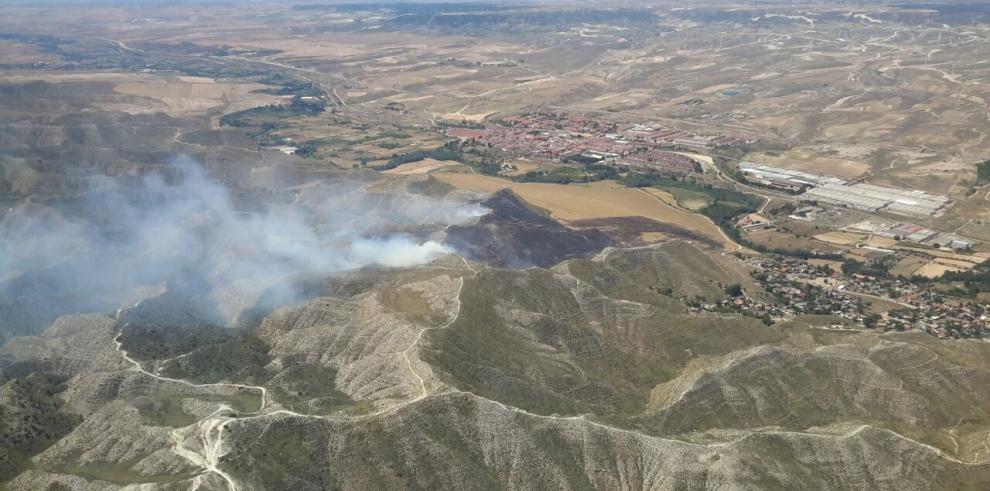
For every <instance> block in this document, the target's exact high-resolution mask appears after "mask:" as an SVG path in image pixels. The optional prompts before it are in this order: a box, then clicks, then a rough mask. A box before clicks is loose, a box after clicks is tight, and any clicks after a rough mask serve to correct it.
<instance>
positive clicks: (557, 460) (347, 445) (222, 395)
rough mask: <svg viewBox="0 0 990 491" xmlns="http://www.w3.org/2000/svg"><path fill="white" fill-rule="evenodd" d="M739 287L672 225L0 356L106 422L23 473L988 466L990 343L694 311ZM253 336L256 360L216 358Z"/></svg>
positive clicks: (99, 325)
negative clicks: (224, 322)
mask: <svg viewBox="0 0 990 491" xmlns="http://www.w3.org/2000/svg"><path fill="white" fill-rule="evenodd" d="M729 283H739V284H742V285H744V289H746V291H747V293H748V294H751V295H765V294H764V293H763V292H761V291H759V290H758V289H757V288H756V287H755V286H754V285H752V284H750V283H748V282H747V280H746V276H745V271H744V270H743V269H741V267H739V266H738V265H736V264H734V263H732V262H731V261H730V260H729V259H726V258H724V257H722V256H717V255H714V256H713V255H708V254H706V253H703V252H701V251H700V250H699V249H697V248H695V247H694V246H692V245H690V244H687V243H682V242H671V243H668V244H663V245H660V246H655V247H646V248H638V249H631V250H630V249H626V250H622V249H611V248H610V249H605V250H604V251H602V252H601V253H600V254H598V255H596V256H594V257H591V258H588V259H573V260H570V261H566V262H564V263H561V264H559V265H556V266H554V267H553V268H551V269H541V268H529V269H524V270H507V269H500V268H492V267H489V266H484V265H481V264H476V263H471V262H469V261H465V260H462V259H460V258H459V257H457V256H447V257H445V258H443V259H442V260H439V261H436V262H434V263H431V264H429V265H427V266H423V267H418V268H409V269H394V270H380V269H368V270H363V271H358V272H352V273H349V274H348V275H345V276H341V277H340V278H337V279H335V280H333V281H332V282H331V283H330V284H329V285H327V287H326V288H325V289H323V293H322V294H321V295H320V296H318V297H317V298H314V299H311V300H308V301H305V302H302V303H299V304H296V305H292V306H287V307H283V308H280V309H278V310H276V311H274V312H272V313H271V314H269V315H267V316H265V318H264V319H263V320H262V321H261V323H260V326H259V327H257V328H256V329H253V330H250V331H246V332H245V331H229V332H223V331H217V330H216V329H222V328H210V329H205V330H203V331H197V330H195V329H190V328H184V329H178V330H176V331H173V332H169V333H168V335H163V334H162V333H158V334H154V335H152V334H149V332H150V331H149V332H144V335H140V336H138V335H135V334H136V333H138V332H143V331H137V330H135V329H138V328H139V326H138V325H137V324H133V323H130V324H129V323H128V322H127V321H126V319H128V318H130V319H132V320H137V319H145V317H141V316H138V317H133V316H132V317H129V314H128V312H126V311H125V312H121V313H120V314H119V315H118V316H116V317H113V316H102V315H86V316H68V317H62V318H60V319H59V320H58V321H57V322H56V323H54V324H53V325H52V326H51V327H49V328H48V329H47V330H46V331H45V332H44V333H42V334H41V335H40V336H36V337H28V338H18V339H15V340H13V341H11V342H9V343H7V345H6V346H5V347H4V348H3V350H2V352H3V359H4V362H3V365H2V367H3V371H4V374H5V375H6V376H8V378H10V379H11V380H13V379H17V378H18V377H23V376H24V374H25V373H31V372H49V373H52V374H54V375H57V376H59V377H61V378H62V379H64V380H65V382H64V384H65V389H64V390H63V391H61V392H60V393H59V394H58V396H57V397H58V400H60V401H62V404H63V406H62V409H61V410H60V411H62V412H63V413H65V414H77V415H79V416H80V417H81V418H82V422H81V423H80V424H78V426H75V427H74V428H73V429H72V430H71V431H70V432H68V433H67V434H66V435H65V436H64V437H62V438H61V439H59V440H58V441H57V442H56V443H54V444H53V445H51V446H50V447H48V448H47V449H44V450H43V451H41V453H39V454H37V455H36V456H34V457H33V459H32V468H31V469H28V470H25V471H24V472H22V473H20V474H19V475H18V476H17V477H16V478H14V479H13V480H12V481H10V482H9V483H8V487H10V488H11V489H39V488H45V487H48V486H55V487H58V486H59V485H62V486H64V487H66V488H68V489H115V488H124V487H127V486H134V485H137V484H141V485H143V489H190V488H191V489H240V490H246V489H258V490H261V489H282V488H292V489H314V490H315V489H368V488H380V489H381V488H388V489H398V488H456V489H491V488H515V489H545V488H564V489H588V488H599V489H684V488H686V489H727V488H728V489H793V488H796V487H810V488H813V489H863V488H871V489H898V490H913V489H919V490H920V489H985V488H986V487H987V486H988V485H990V448H988V443H987V442H988V437H990V420H988V417H987V415H986V413H985V406H986V404H985V401H987V400H988V399H990V394H988V393H987V387H990V384H987V382H988V381H990V363H988V362H987V361H986V360H988V359H990V345H988V344H986V343H983V342H979V341H952V342H948V341H941V340H937V339H934V338H931V337H927V336H924V335H920V334H903V333H902V334H896V335H887V334H882V333H875V332H869V331H838V330H828V329H823V328H816V327H798V326H794V325H775V326H771V327H767V326H764V325H763V324H762V323H761V322H759V321H758V320H756V319H750V318H744V317H739V316H731V315H696V314H688V313H686V309H685V307H684V304H683V301H684V299H687V298H693V297H695V296H698V295H701V296H705V297H706V298H710V299H716V298H720V297H721V296H722V295H724V293H723V288H724V285H726V284H729ZM134 312H143V314H142V315H147V313H148V312H149V311H148V310H141V309H136V310H134ZM141 329H144V330H145V331H147V330H149V329H152V328H149V327H142V328H141ZM155 329H157V328H155ZM244 336H249V337H250V339H253V341H250V342H251V343H257V344H256V346H259V347H260V349H262V350H263V353H261V354H260V355H259V357H258V358H256V359H252V360H254V361H251V362H250V363H254V364H255V365H252V366H254V367H255V368H254V369H252V370H250V371H244V370H220V369H215V368H216V367H222V366H223V365H224V361H223V360H225V359H231V358H230V357H231V356H234V355H235V354H236V353H240V351H237V350H238V349H241V348H235V347H234V346H235V345H236V346H243V344H231V343H232V341H231V340H237V339H246V338H244ZM238 342H239V343H243V341H238ZM142 343H147V344H142ZM237 356H240V355H237ZM236 359H238V360H243V359H244V358H236ZM210 360H216V363H214V364H212V365H211V364H210ZM238 363H240V364H242V365H247V364H249V363H248V362H247V361H244V362H238ZM197 367H208V368H211V367H212V368H211V370H210V371H209V373H211V375H210V377H209V378H205V377H204V375H203V373H205V372H204V371H203V370H200V369H198V368H197ZM183 370H185V371H183Z"/></svg>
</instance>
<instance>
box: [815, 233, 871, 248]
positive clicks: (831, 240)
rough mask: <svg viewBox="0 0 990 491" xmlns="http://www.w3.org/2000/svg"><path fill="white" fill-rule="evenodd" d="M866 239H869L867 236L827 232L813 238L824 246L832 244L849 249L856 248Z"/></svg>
mask: <svg viewBox="0 0 990 491" xmlns="http://www.w3.org/2000/svg"><path fill="white" fill-rule="evenodd" d="M868 238H869V236H868V235H864V234H854V233H850V232H827V233H824V234H818V235H816V236H815V240H819V241H822V242H825V243H826V244H834V245H840V246H849V247H854V246H856V244H860V243H863V242H865V241H866V239H868Z"/></svg>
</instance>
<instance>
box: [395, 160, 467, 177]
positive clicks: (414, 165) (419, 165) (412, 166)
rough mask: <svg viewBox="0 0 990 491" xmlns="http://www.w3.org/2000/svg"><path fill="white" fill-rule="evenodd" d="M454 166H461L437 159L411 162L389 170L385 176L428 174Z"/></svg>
mask: <svg viewBox="0 0 990 491" xmlns="http://www.w3.org/2000/svg"><path fill="white" fill-rule="evenodd" d="M452 165H461V164H459V163H457V162H454V161H450V160H436V159H423V160H420V161H419V162H410V163H408V164H402V165H400V166H398V167H396V168H394V169H389V170H387V171H385V172H384V173H385V174H394V175H399V176H405V175H409V174H426V173H428V172H431V171H435V170H437V169H442V168H444V167H449V166H452Z"/></svg>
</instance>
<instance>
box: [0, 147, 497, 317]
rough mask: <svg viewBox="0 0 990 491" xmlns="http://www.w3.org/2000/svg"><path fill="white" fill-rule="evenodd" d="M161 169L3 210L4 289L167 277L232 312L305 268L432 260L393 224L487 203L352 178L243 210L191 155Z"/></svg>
mask: <svg viewBox="0 0 990 491" xmlns="http://www.w3.org/2000/svg"><path fill="white" fill-rule="evenodd" d="M169 171H171V172H168V173H167V174H168V175H169V177H167V178H166V177H162V176H150V177H146V178H143V179H137V180H135V182H133V183H131V184H130V185H126V186H117V187H115V188H111V189H109V190H95V191H94V192H92V193H90V194H89V196H87V197H86V198H84V199H81V200H78V201H76V202H72V203H69V204H63V205H62V206H59V209H60V210H61V213H57V212H54V211H53V209H52V208H51V207H42V206H37V205H34V206H24V207H20V208H18V209H17V210H14V211H12V212H10V213H8V214H6V216H5V217H4V218H3V220H2V221H0V295H6V297H8V299H11V298H18V297H20V298H41V297H45V296H46V295H47V296H48V297H59V296H61V297H67V298H73V299H79V298H81V297H85V296H86V295H90V296H92V297H98V298H99V300H100V302H96V303H97V304H98V305H113V304H119V303H120V302H122V301H123V299H124V298H126V297H127V295H126V293H127V292H132V291H133V290H134V289H136V288H139V287H147V286H149V285H168V288H169V290H173V289H178V288H185V289H188V290H189V291H188V292H186V295H187V296H195V295H206V296H208V297H210V299H211V300H212V301H213V302H214V303H215V308H216V311H217V313H218V316H217V317H218V319H219V321H221V322H226V323H230V322H233V321H234V319H235V318H236V317H237V315H238V314H239V313H240V312H243V311H244V310H245V309H247V308H250V307H253V306H256V304H257V302H258V301H259V297H260V296H261V295H262V293H264V294H265V295H267V296H268V297H269V298H268V299H267V300H266V301H269V302H278V303H285V302H289V301H292V300H293V294H294V292H293V290H292V288H291V287H290V285H291V284H292V282H293V281H295V280H297V279H299V278H301V277H306V278H319V277H326V276H328V275H332V274H333V273H336V272H340V271H345V270H351V269H355V268H360V267H363V266H367V265H371V264H379V265H383V266H388V267H403V266H413V265H418V264H423V263H426V262H429V261H431V260H433V259H435V258H437V257H438V256H440V255H443V254H445V253H447V252H449V251H448V250H447V248H445V247H444V246H443V245H442V244H440V243H439V242H437V241H435V240H427V239H422V238H416V237H415V236H413V235H408V234H403V233H401V232H397V231H396V230H402V229H410V228H416V227H419V228H423V226H427V225H435V226H436V227H435V228H436V229H440V228H442V227H443V226H446V225H450V224H462V223H466V222H469V221H471V220H473V219H475V218H476V217H478V216H480V215H483V214H484V213H486V210H485V209H484V208H482V207H480V206H479V205H476V204H470V203H464V202H453V201H445V200H435V199H430V198H425V197H416V196H406V195H401V196H394V195H390V196H384V195H374V194H370V193H366V192H364V191H363V190H362V189H361V187H360V186H359V185H358V184H356V183H345V184H340V183H337V184H333V185H331V186H319V187H314V188H311V189H308V190H306V192H304V193H300V195H299V196H298V197H297V199H296V202H295V203H292V204H285V203H283V204H281V205H271V206H268V207H265V208H261V209H257V210H252V211H242V210H240V209H238V207H237V206H235V204H234V202H235V199H234V196H232V195H231V193H230V191H229V190H228V189H227V188H226V187H225V186H223V185H222V184H221V183H219V182H217V181H215V180H213V179H211V178H209V177H208V176H207V175H206V174H205V173H204V172H203V170H202V168H201V167H200V166H199V165H198V164H196V163H194V162H192V161H190V160H188V159H180V160H179V161H177V162H176V163H175V164H174V166H173V168H171V169H169ZM180 285H181V286H180ZM46 289H48V290H50V291H46ZM273 291H276V292H277V293H273ZM89 300H91V302H90V303H93V301H95V299H89ZM83 303H86V302H83ZM118 306H119V305H118Z"/></svg>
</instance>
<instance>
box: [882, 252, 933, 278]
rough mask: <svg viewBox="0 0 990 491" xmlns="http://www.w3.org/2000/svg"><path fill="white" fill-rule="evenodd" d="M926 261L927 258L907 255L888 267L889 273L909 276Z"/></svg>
mask: <svg viewBox="0 0 990 491" xmlns="http://www.w3.org/2000/svg"><path fill="white" fill-rule="evenodd" d="M927 263H928V260H927V259H925V258H923V257H919V256H908V257H905V258H904V259H901V260H900V261H898V262H897V264H895V265H894V267H892V268H890V273H891V274H894V275H897V276H904V277H910V276H911V275H913V274H914V273H915V272H916V271H918V270H919V269H921V267H922V266H924V265H925V264H927Z"/></svg>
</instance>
